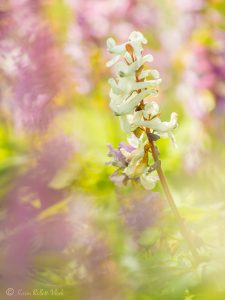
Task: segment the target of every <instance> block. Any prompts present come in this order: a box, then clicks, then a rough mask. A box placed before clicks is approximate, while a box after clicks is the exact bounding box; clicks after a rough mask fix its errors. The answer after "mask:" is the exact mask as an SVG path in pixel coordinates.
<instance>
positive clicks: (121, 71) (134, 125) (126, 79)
mask: <svg viewBox="0 0 225 300" xmlns="http://www.w3.org/2000/svg"><path fill="white" fill-rule="evenodd" d="M146 43H147V40H146V39H145V38H144V36H143V35H142V34H141V33H140V32H136V31H134V32H132V33H131V34H130V36H129V39H128V42H126V43H123V44H121V45H117V44H116V42H115V40H114V39H113V38H109V39H108V40H107V48H108V51H109V52H110V53H111V54H113V55H114V56H113V58H112V59H111V60H110V61H109V62H108V63H107V66H108V67H111V66H115V71H116V78H115V79H114V78H110V79H109V84H110V86H111V90H110V108H111V109H112V111H113V112H114V114H115V115H116V116H118V118H119V119H120V124H121V128H122V130H124V131H125V132H126V133H127V134H128V142H129V145H125V144H120V145H119V148H118V149H117V150H114V149H113V148H112V147H111V146H110V152H109V156H111V157H112V158H113V160H112V161H111V162H109V164H112V165H114V166H116V167H117V168H118V169H117V170H116V172H115V173H114V174H113V175H112V179H113V181H115V182H116V183H117V184H121V183H122V184H126V182H127V181H128V180H129V179H131V180H136V181H140V182H141V184H142V185H143V187H144V188H145V189H152V188H153V187H154V186H155V183H156V181H157V179H158V178H157V176H153V175H152V174H151V172H152V171H154V169H155V166H154V165H152V166H151V165H150V163H151V162H150V159H149V152H150V151H151V150H150V148H151V147H150V143H149V140H148V138H147V136H149V135H151V136H152V138H153V139H158V138H160V137H167V136H169V137H171V139H172V140H173V141H174V137H173V135H172V130H173V129H174V128H176V126H177V114H176V113H172V114H171V118H170V121H168V122H162V121H161V120H160V118H159V115H160V111H159V105H158V104H157V103H156V102H155V101H150V100H149V99H148V98H147V97H153V96H157V94H158V86H159V84H160V83H161V79H160V75H159V72H158V71H157V70H154V69H147V68H146V67H145V64H146V63H150V62H152V61H153V57H152V55H150V54H148V55H143V48H142V46H143V44H146ZM146 98H147V99H146Z"/></svg>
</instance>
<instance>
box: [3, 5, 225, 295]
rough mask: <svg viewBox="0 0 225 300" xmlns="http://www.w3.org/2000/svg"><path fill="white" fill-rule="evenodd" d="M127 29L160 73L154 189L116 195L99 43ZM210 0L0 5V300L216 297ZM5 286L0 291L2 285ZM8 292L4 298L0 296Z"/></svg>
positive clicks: (219, 237) (220, 104) (220, 39)
mask: <svg viewBox="0 0 225 300" xmlns="http://www.w3.org/2000/svg"><path fill="white" fill-rule="evenodd" d="M133 30H136V31H141V32H142V33H143V34H144V35H145V36H146V38H147V39H148V46H147V47H149V49H146V51H147V50H149V51H150V53H151V54H153V56H154V62H153V63H152V67H153V68H156V69H158V70H159V71H160V74H161V78H162V80H163V81H162V84H161V87H160V93H159V97H158V98H157V101H158V102H159V103H160V105H161V117H162V119H168V118H169V116H170V113H171V112H172V111H176V112H177V113H178V114H179V127H178V128H177V129H176V131H175V136H176V139H177V144H178V148H177V149H174V147H173V145H172V144H171V142H170V141H169V140H166V139H162V140H160V141H159V142H158V147H159V149H160V153H161V154H160V157H161V160H162V166H163V169H164V171H165V173H166V176H167V178H168V182H169V184H170V187H171V190H172V192H173V194H174V198H175V201H176V203H177V205H178V207H179V210H180V212H181V214H182V217H183V218H184V221H185V223H186V225H187V226H188V227H189V230H190V231H191V232H192V235H193V237H194V239H195V244H196V247H198V251H199V253H200V254H201V256H202V258H203V259H202V262H201V263H200V264H199V265H198V266H195V267H193V265H192V257H191V255H190V253H189V251H188V249H187V246H186V244H185V242H184V241H183V238H182V236H181V235H180V233H179V228H178V226H177V223H176V220H175V219H174V217H173V215H172V214H171V212H170V209H169V207H168V206H167V203H166V200H165V199H164V195H163V193H161V188H160V185H158V186H157V187H156V188H155V190H154V191H153V192H145V191H144V190H143V189H142V188H140V187H137V186H130V185H128V186H125V187H116V186H114V184H113V183H112V182H111V181H110V180H109V176H110V175H111V174H112V172H113V171H114V169H113V167H109V166H106V165H105V162H107V161H108V160H109V158H108V157H107V152H108V150H107V146H106V145H107V144H112V145H113V146H114V147H117V145H118V143H119V142H120V141H124V142H126V136H125V134H124V133H123V132H122V131H121V129H120V126H119V123H118V120H117V118H116V117H115V116H114V115H113V114H112V112H111V111H110V109H109V106H108V103H109V96H108V94H109V86H108V83H107V80H108V78H109V77H110V76H111V70H108V69H107V68H106V67H105V63H106V61H107V60H108V59H109V58H110V55H109V54H108V53H107V51H106V45H105V44H106V39H107V38H108V37H114V38H115V39H116V40H117V41H118V42H119V43H121V42H125V41H126V40H127V38H128V36H129V34H130V33H131V31H133ZM224 146H225V3H224V1H223V0H208V1H207V0H173V1H169V0H1V1H0V175H1V176H0V198H1V201H0V224H1V226H0V293H1V296H0V298H1V299H3V300H5V299H8V298H9V297H10V298H12V299H13V298H15V299H38V298H41V299H65V300H74V299H77V300H86V299H87V300H103V299H112V300H114V299H115V300H120V299H121V300H158V299H159V300H160V299H178V300H180V299H184V300H193V299H198V300H212V299H214V300H216V299H225V288H224V282H225V269H224V263H225V219H224V217H225V198H224V194H225V148H224ZM8 289H14V290H13V291H12V290H8ZM10 295H12V296H10Z"/></svg>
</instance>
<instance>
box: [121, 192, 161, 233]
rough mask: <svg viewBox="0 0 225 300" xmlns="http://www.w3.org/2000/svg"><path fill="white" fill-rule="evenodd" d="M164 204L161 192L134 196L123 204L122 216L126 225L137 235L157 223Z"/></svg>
mask: <svg viewBox="0 0 225 300" xmlns="http://www.w3.org/2000/svg"><path fill="white" fill-rule="evenodd" d="M162 207H163V204H162V200H161V197H160V194H159V193H148V194H145V195H144V196H142V197H138V198H132V199H131V200H130V202H129V203H128V204H123V205H122V208H121V216H122V218H123V220H124V223H125V225H126V226H127V228H128V229H129V230H131V232H132V233H134V235H135V236H139V235H140V234H141V233H142V232H143V231H144V230H145V229H147V228H148V227H151V226H153V225H154V224H155V222H156V221H157V219H158V218H159V215H160V212H161V210H162Z"/></svg>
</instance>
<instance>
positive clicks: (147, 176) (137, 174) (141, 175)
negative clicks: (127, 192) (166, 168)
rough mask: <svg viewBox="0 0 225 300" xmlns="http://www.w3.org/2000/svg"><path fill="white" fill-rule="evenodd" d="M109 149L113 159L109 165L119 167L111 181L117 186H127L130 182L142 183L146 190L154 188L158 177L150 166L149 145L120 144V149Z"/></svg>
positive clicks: (141, 143)
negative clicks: (153, 173)
mask: <svg viewBox="0 0 225 300" xmlns="http://www.w3.org/2000/svg"><path fill="white" fill-rule="evenodd" d="M108 147H109V154H108V156H109V157H111V158H112V160H111V161H109V162H108V163H107V164H109V165H110V164H111V165H113V166H115V167H117V169H116V171H115V172H114V173H113V174H112V175H111V176H110V179H111V180H112V181H113V182H114V183H115V184H116V185H119V186H121V185H126V184H127V182H128V181H129V180H131V181H136V182H140V183H141V185H142V186H143V187H144V188H145V189H152V188H154V186H155V184H156V182H157V180H158V176H154V175H152V174H151V172H152V169H151V167H149V165H148V145H147V141H146V142H144V143H143V142H140V143H139V144H138V145H137V146H136V147H134V146H132V145H130V144H124V143H120V144H119V147H118V149H114V148H113V147H112V146H111V145H109V146H108Z"/></svg>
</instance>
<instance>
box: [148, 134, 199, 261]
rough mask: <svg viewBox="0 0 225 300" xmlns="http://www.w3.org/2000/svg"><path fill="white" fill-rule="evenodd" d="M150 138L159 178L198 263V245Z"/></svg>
mask: <svg viewBox="0 0 225 300" xmlns="http://www.w3.org/2000/svg"><path fill="white" fill-rule="evenodd" d="M148 140H149V143H150V149H151V152H152V156H153V159H154V161H155V162H159V163H158V164H157V167H156V170H157V173H158V175H159V179H160V182H161V184H162V187H163V190H164V193H165V195H166V198H167V201H168V204H169V206H170V208H171V210H172V212H173V214H174V216H175V217H176V219H177V222H178V224H179V227H180V232H181V234H182V235H183V237H184V239H185V241H186V243H187V245H188V247H189V250H190V252H191V253H192V255H193V257H194V260H195V262H196V263H197V264H198V263H199V261H200V258H199V255H198V252H197V250H196V247H195V245H194V243H193V240H192V238H191V234H190V232H189V230H188V229H187V227H186V226H185V224H184V222H183V219H182V217H181V215H180V213H179V211H178V209H177V206H176V204H175V201H174V199H173V196H172V194H171V192H170V189H169V186H168V183H167V181H166V177H165V175H164V173H163V170H162V167H161V163H160V160H159V159H158V153H157V150H156V147H155V145H154V141H153V140H151V138H150V137H149V136H148Z"/></svg>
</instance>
